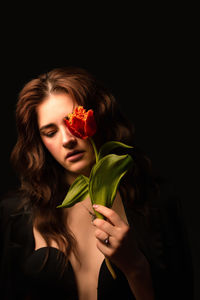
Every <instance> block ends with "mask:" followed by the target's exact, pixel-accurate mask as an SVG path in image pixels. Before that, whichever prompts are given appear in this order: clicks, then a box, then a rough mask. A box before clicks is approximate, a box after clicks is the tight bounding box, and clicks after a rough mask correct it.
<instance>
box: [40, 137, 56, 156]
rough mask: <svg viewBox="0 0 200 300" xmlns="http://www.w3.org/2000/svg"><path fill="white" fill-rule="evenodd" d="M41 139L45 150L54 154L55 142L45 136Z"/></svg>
mask: <svg viewBox="0 0 200 300" xmlns="http://www.w3.org/2000/svg"><path fill="white" fill-rule="evenodd" d="M42 141H43V144H44V146H45V147H46V148H47V150H48V151H49V152H50V153H51V154H52V155H55V153H56V152H57V151H56V150H57V149H56V143H55V142H53V141H52V140H50V139H48V140H47V139H45V138H43V139H42Z"/></svg>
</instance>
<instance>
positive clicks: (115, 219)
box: [93, 204, 125, 227]
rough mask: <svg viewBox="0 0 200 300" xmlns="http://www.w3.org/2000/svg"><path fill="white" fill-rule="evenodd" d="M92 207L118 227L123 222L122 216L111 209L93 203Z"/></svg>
mask: <svg viewBox="0 0 200 300" xmlns="http://www.w3.org/2000/svg"><path fill="white" fill-rule="evenodd" d="M93 208H94V209H95V210H96V211H97V212H99V213H101V214H102V215H104V216H105V217H106V218H107V219H108V220H109V221H110V222H111V223H112V224H113V225H114V226H119V227H120V226H122V225H124V224H125V223H124V221H123V220H122V218H121V217H120V216H119V215H118V214H117V213H116V212H115V211H114V210H113V209H111V208H108V207H106V206H104V205H100V204H98V205H97V204H94V205H93Z"/></svg>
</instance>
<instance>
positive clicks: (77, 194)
mask: <svg viewBox="0 0 200 300" xmlns="http://www.w3.org/2000/svg"><path fill="white" fill-rule="evenodd" d="M88 185H89V178H88V177H86V176H84V175H80V176H78V177H77V178H76V179H75V181H74V182H73V183H72V185H71V186H70V188H69V190H68V193H67V195H66V197H65V199H64V200H63V202H62V204H61V205H58V206H57V207H58V208H59V207H71V206H73V205H74V204H76V203H77V202H80V201H82V200H84V199H85V197H86V196H87V194H88Z"/></svg>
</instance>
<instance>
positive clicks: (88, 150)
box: [37, 94, 95, 184]
mask: <svg viewBox="0 0 200 300" xmlns="http://www.w3.org/2000/svg"><path fill="white" fill-rule="evenodd" d="M76 105H77V104H76V103H75V102H74V101H73V100H72V98H71V97H70V95H68V94H52V95H50V96H49V97H48V98H46V99H45V100H44V101H43V102H42V103H41V104H40V105H39V106H38V107H37V115H38V126H39V130H40V134H41V138H42V141H43V143H44V145H45V147H46V148H47V149H48V150H49V152H50V153H51V154H52V156H53V157H54V158H55V160H57V161H58V163H59V164H61V165H62V166H63V167H64V168H65V169H66V180H67V182H68V183H69V184H71V183H72V182H73V181H74V180H75V178H76V177H77V176H78V175H80V174H83V175H85V176H89V174H90V170H91V167H92V166H93V164H94V163H95V155H94V151H93V147H92V145H91V143H90V141H89V140H82V139H80V138H77V137H75V136H73V135H72V134H71V133H70V131H69V130H68V129H67V127H66V125H65V123H64V117H66V116H67V115H68V114H69V113H72V111H73V110H74V107H75V106H76ZM74 150H77V151H81V152H82V155H79V156H76V157H75V156H74V157H73V159H72V157H71V158H68V159H66V155H67V154H68V153H70V152H72V151H74Z"/></svg>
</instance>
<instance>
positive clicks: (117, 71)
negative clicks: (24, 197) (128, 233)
mask: <svg viewBox="0 0 200 300" xmlns="http://www.w3.org/2000/svg"><path fill="white" fill-rule="evenodd" d="M132 12H133V15H131V14H129V15H124V14H123V12H122V15H120V14H118V15H117V16H118V18H117V17H115V18H114V19H110V16H111V14H110V13H111V12H110V13H107V14H105V11H103V13H104V14H102V15H101V16H100V17H99V18H98V21H99V22H96V23H98V24H97V25H98V26H96V27H94V21H95V16H93V18H92V19H90V20H89V21H90V22H89V25H88V26H85V27H84V26H83V24H84V25H85V23H84V21H85V20H84V18H82V19H81V22H80V20H79V22H80V23H79V24H80V25H79V26H77V28H76V30H75V31H73V32H72V29H73V30H74V22H75V23H76V25H77V22H78V21H77V16H76V18H75V15H74V20H73V22H72V21H70V22H69V20H68V18H67V17H66V16H65V19H63V20H64V21H63V22H62V23H60V20H59V21H57V22H56V24H54V19H52V16H51V18H49V19H48V18H47V19H46V20H45V22H44V20H43V22H41V24H40V25H39V26H37V28H36V24H37V25H38V23H37V16H36V17H35V18H31V21H30V20H29V15H26V17H25V18H24V19H23V22H21V23H20V22H19V19H20V18H19V19H17V18H16V19H15V20H14V22H11V21H12V20H11V19H10V22H11V24H12V26H10V27H9V28H8V27H7V30H6V31H3V36H2V43H1V45H2V46H1V74H2V76H1V95H0V97H1V104H0V107H1V118H0V126H1V156H0V158H1V176H2V178H1V195H3V194H4V192H6V191H8V190H10V189H11V188H13V187H15V185H16V183H17V179H16V176H15V174H14V172H13V170H12V169H11V166H10V163H9V156H10V152H11V149H12V147H13V146H14V144H15V142H16V131H15V117H14V111H15V104H16V100H17V96H18V93H19V91H20V89H21V88H22V87H23V85H24V84H25V83H26V82H27V81H29V80H30V79H32V78H34V77H35V76H37V75H38V74H40V73H43V72H46V71H49V70H51V69H52V68H55V67H59V66H68V65H74V66H79V67H83V68H86V69H88V70H89V71H91V72H92V73H93V74H95V75H96V76H97V77H98V78H99V79H100V80H102V81H103V82H104V83H105V84H106V85H107V86H108V87H109V88H110V89H111V90H112V91H113V94H114V95H115V97H116V98H117V100H118V101H119V103H120V105H121V108H122V110H123V111H124V112H125V113H126V114H127V116H128V117H129V118H130V119H131V120H132V121H133V122H134V124H135V128H136V139H137V142H138V144H139V145H140V146H141V147H142V148H143V149H144V150H145V152H146V153H147V154H148V156H149V157H150V158H151V160H152V162H153V165H154V168H155V170H156V172H158V173H159V174H161V175H163V176H165V177H168V178H169V179H170V180H171V181H172V182H173V183H174V185H175V188H176V191H177V193H178V194H179V195H180V197H181V200H182V204H183V214H184V220H185V222H186V228H187V233H188V237H189V242H190V246H191V251H192V257H193V264H194V275H195V300H197V299H199V298H200V294H199V288H198V286H199V277H200V274H199V273H200V271H199V270H200V261H199V253H200V243H199V228H200V221H199V219H200V217H199V208H200V205H199V191H198V186H199V182H198V178H199V177H198V176H199V174H198V173H199V172H198V158H199V153H198V149H197V145H198V139H199V133H198V127H199V126H198V119H199V108H198V101H199V93H198V91H197V77H196V76H197V74H196V71H197V67H196V63H197V58H196V56H195V55H196V50H197V49H196V47H197V43H196V40H197V39H196V35H195V26H196V24H195V17H194V18H192V17H191V15H190V12H189V13H188V12H187V8H185V10H184V11H182V10H180V8H176V10H175V11H174V10H173V9H172V10H170V13H169V14H168V13H166V14H165V15H164V14H163V10H161V12H162V13H161V14H160V15H159V17H158V15H157V14H156V13H155V14H154V15H152V14H151V15H149V14H148V9H146V10H145V12H146V14H145V16H148V18H145V17H144V15H143V12H141V11H140V17H141V18H137V19H135V16H136V15H137V13H136V12H134V11H132ZM112 13H113V14H112V16H115V14H114V12H113V11H112ZM189 15H190V18H188V17H189ZM126 16H127V18H126ZM155 16H156V18H155ZM62 17H63V15H62ZM62 17H61V19H62ZM105 17H106V18H105ZM121 17H123V18H124V19H123V20H124V21H123V22H122V19H121ZM72 19H73V18H72ZM105 20H106V21H105ZM136 20H137V21H136ZM28 21H29V22H28ZM27 24H28V25H27ZM61 24H62V26H61ZM30 25H31V26H30ZM27 26H28V29H27ZM61 28H62V29H64V30H63V32H62V33H61V32H60V29H61ZM198 73H199V72H198Z"/></svg>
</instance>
